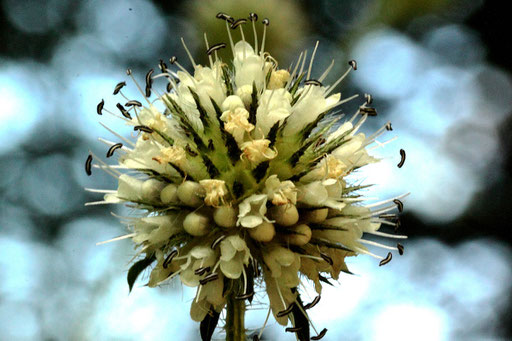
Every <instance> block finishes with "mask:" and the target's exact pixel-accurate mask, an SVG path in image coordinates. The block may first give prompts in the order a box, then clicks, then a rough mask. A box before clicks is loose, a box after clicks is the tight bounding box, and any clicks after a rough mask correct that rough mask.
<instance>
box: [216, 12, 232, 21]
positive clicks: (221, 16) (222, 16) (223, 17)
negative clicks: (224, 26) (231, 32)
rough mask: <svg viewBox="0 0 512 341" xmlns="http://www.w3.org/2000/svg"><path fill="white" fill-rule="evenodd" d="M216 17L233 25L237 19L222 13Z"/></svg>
mask: <svg viewBox="0 0 512 341" xmlns="http://www.w3.org/2000/svg"><path fill="white" fill-rule="evenodd" d="M215 17H216V18H217V19H222V20H226V21H227V22H229V23H232V22H233V21H235V19H233V17H231V16H229V15H227V14H226V13H222V12H219V13H217V15H216V16H215Z"/></svg>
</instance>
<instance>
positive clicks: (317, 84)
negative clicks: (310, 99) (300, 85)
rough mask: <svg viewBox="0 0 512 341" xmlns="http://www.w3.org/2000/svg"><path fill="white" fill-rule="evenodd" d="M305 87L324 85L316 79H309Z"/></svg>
mask: <svg viewBox="0 0 512 341" xmlns="http://www.w3.org/2000/svg"><path fill="white" fill-rule="evenodd" d="M304 85H315V86H322V83H321V82H319V81H317V80H316V79H308V80H307V81H305V82H304Z"/></svg>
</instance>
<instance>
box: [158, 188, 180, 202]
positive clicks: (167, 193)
mask: <svg viewBox="0 0 512 341" xmlns="http://www.w3.org/2000/svg"><path fill="white" fill-rule="evenodd" d="M160 201H161V202H162V203H164V204H174V203H178V202H179V199H178V186H176V185H175V184H169V185H167V186H165V187H164V189H162V192H160Z"/></svg>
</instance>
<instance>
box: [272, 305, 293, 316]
mask: <svg viewBox="0 0 512 341" xmlns="http://www.w3.org/2000/svg"><path fill="white" fill-rule="evenodd" d="M294 306H295V302H292V304H290V306H289V307H288V308H286V309H285V310H281V311H280V312H278V313H277V314H276V316H277V317H283V316H286V315H288V314H290V313H291V312H292V310H293V307H294Z"/></svg>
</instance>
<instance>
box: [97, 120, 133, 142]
mask: <svg viewBox="0 0 512 341" xmlns="http://www.w3.org/2000/svg"><path fill="white" fill-rule="evenodd" d="M99 123H100V124H101V125H102V126H103V128H105V129H107V130H108V131H109V132H111V133H112V134H114V135H115V136H117V137H118V138H119V139H121V140H123V141H124V142H126V143H127V144H129V145H130V146H132V147H135V143H133V142H132V141H130V140H128V139H127V138H124V137H123V136H121V135H119V134H118V133H116V132H115V131H113V130H112V129H110V128H109V127H107V126H106V125H105V124H103V123H101V122H99Z"/></svg>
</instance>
